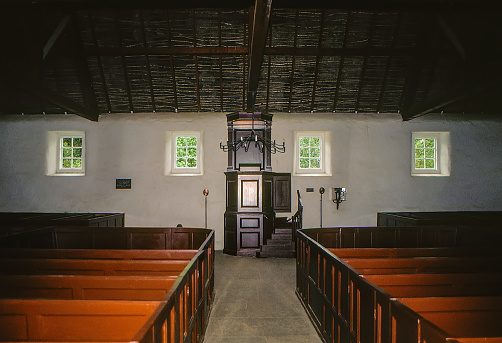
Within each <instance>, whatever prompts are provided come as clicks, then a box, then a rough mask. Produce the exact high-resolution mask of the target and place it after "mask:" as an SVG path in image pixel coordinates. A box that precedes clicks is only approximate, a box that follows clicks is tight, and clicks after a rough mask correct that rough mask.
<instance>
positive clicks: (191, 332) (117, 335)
mask: <svg viewBox="0 0 502 343" xmlns="http://www.w3.org/2000/svg"><path fill="white" fill-rule="evenodd" d="M0 242H1V244H0V247H1V248H0V280H1V281H0V284H1V283H3V286H2V285H0V341H30V342H35V341H44V342H46V341H59V342H67V341H74V342H89V341H93V342H105V341H106V342H110V341H113V342H120V341H123V342H131V341H135V342H143V343H147V342H151V343H153V342H158V341H159V338H162V341H165V342H180V341H185V342H201V340H202V339H203V337H204V332H205V328H206V325H207V321H208V318H209V313H210V309H211V305H212V302H213V297H214V291H213V285H214V272H213V270H214V232H213V231H212V230H207V229H198V228H99V229H94V228H65V227H61V228H59V227H58V228H46V229H36V230H34V231H30V232H29V233H27V232H22V233H19V234H13V235H9V236H8V237H0ZM61 248H65V249H61ZM96 249H97V250H96ZM103 249H110V250H103ZM120 249H131V250H120ZM133 249H136V250H133ZM137 249H140V250H137ZM195 249H197V250H195ZM25 274H28V275H25ZM30 274H31V275H30ZM61 274H63V275H61ZM107 274H111V276H108V275H107ZM171 275H172V276H171ZM39 286H40V287H39ZM2 287H3V289H4V290H3V291H2ZM37 287H39V288H38V289H37ZM65 287H68V288H65ZM70 287H71V289H69V288H70ZM30 288H31V289H30ZM27 289H28V290H27ZM25 291H26V293H28V294H26V293H23V292H25ZM9 292H11V293H9ZM37 292H38V293H37ZM70 293H71V297H72V299H73V300H66V299H43V298H49V297H58V298H59V297H69V294H70ZM13 296H16V297H30V298H31V297H32V298H31V299H7V298H3V299H1V298H2V297H13ZM35 297H36V299H34V298H35ZM79 297H80V298H84V299H93V300H78V299H77V298H79ZM103 298H104V299H103ZM75 299H77V300H75ZM108 299H113V300H108ZM121 299H127V300H126V301H122V300H121ZM145 300H147V302H148V303H149V304H153V307H152V309H151V311H148V312H146V313H144V314H143V313H140V314H139V315H138V316H137V315H136V313H135V312H134V311H133V309H131V310H130V311H129V308H127V306H126V304H127V303H131V304H137V305H138V306H140V304H141V303H145V304H146V302H145ZM159 300H161V301H159ZM63 301H65V302H66V303H63ZM84 302H85V303H84ZM113 303H115V304H119V303H122V304H123V306H122V307H123V308H118V307H116V306H115V305H112V304H113ZM44 304H45V305H44ZM83 304H87V305H83ZM41 305H44V306H45V307H43V306H42V307H41ZM60 305H61V306H60ZM117 306H118V305H117ZM65 307H70V308H71V310H67V311H65V310H64V308H65ZM140 307H141V306H140ZM16 308H18V309H21V310H20V311H19V310H16ZM23 308H24V309H25V310H26V311H25V312H26V313H24V314H23ZM94 308H97V309H98V312H95V311H94ZM111 308H115V309H116V311H115V312H113V311H109V310H110V309H111ZM4 309H5V310H6V312H4V311H3V310H4ZM9 309H10V310H9ZM59 310H61V311H60V312H58V311H59ZM4 314H6V315H4ZM13 314H14V315H13ZM28 314H29V316H27V315H28ZM45 317H48V318H49V317H50V318H49V319H48V320H46V321H44V318H45ZM81 317H84V318H83V319H81ZM124 317H125V319H124V320H122V319H123V318H124ZM140 317H141V319H138V320H137V319H136V318H140ZM32 318H35V319H32ZM121 320H122V321H121ZM117 321H121V323H122V324H121V323H119V324H117V323H116V322H117ZM123 322H124V323H123ZM31 325H34V327H32V326H31ZM29 326H30V327H29ZM59 326H62V327H63V329H61V330H60V329H59ZM76 326H78V327H77V328H76ZM124 326H125V327H126V329H124ZM40 327H46V328H48V330H50V331H51V332H46V331H43V330H40V329H39V328H40ZM81 327H82V328H81ZM37 330H38V331H37ZM79 330H80V331H79ZM42 331H43V332H42ZM90 331H92V332H91V333H89V332H90ZM40 332H42V333H43V335H39V336H36V334H37V333H40ZM59 333H61V334H59Z"/></svg>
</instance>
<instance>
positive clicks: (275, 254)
mask: <svg viewBox="0 0 502 343" xmlns="http://www.w3.org/2000/svg"><path fill="white" fill-rule="evenodd" d="M256 257H259V258H266V257H279V258H295V257H296V253H295V252H294V251H289V250H279V251H260V250H259V249H258V250H256Z"/></svg>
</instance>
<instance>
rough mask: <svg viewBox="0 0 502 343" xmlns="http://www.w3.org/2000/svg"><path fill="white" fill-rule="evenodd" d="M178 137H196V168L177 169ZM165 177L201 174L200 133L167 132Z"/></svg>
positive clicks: (201, 148)
mask: <svg viewBox="0 0 502 343" xmlns="http://www.w3.org/2000/svg"><path fill="white" fill-rule="evenodd" d="M178 137H196V139H197V145H196V149H197V156H196V164H197V167H195V168H194V167H178V166H177V164H176V161H177V154H176V151H177V138H178ZM164 174H165V175H176V176H197V175H202V174H203V147H202V132H200V131H168V132H167V136H166V165H165V172H164Z"/></svg>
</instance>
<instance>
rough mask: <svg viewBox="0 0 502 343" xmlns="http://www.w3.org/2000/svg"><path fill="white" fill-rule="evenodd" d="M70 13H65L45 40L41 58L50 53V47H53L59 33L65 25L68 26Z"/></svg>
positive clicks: (43, 58) (59, 35)
mask: <svg viewBox="0 0 502 343" xmlns="http://www.w3.org/2000/svg"><path fill="white" fill-rule="evenodd" d="M70 19H71V15H69V14H68V15H65V16H64V17H63V18H62V19H61V20H60V21H59V24H58V26H56V29H55V30H54V32H53V33H52V35H51V36H50V37H49V39H48V40H47V43H45V45H44V49H43V53H42V60H45V59H47V56H48V55H49V54H50V52H51V51H52V48H53V47H54V44H56V42H57V41H58V39H59V37H61V34H62V33H63V32H64V30H65V29H66V27H67V26H68V23H69V22H70Z"/></svg>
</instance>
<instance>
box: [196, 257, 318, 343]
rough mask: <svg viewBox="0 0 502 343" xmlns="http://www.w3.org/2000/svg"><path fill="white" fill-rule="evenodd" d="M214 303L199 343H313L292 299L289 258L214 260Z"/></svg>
mask: <svg viewBox="0 0 502 343" xmlns="http://www.w3.org/2000/svg"><path fill="white" fill-rule="evenodd" d="M214 273H215V287H214V289H215V300H214V304H213V309H212V312H211V315H210V318H209V324H208V327H207V332H206V337H205V339H204V343H223V342H224V343H264V342H266V343H272V342H273V343H279V342H287V343H300V342H301V343H319V342H321V339H320V338H319V336H318V335H317V332H316V331H315V329H314V327H313V326H312V324H311V323H310V320H309V318H308V316H307V314H306V312H305V310H304V309H303V307H302V305H301V304H300V301H299V300H298V298H297V297H296V294H295V285H296V270H295V259H292V258H254V257H240V256H230V255H226V254H223V253H222V252H221V251H217V252H216V255H215V266H214Z"/></svg>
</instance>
